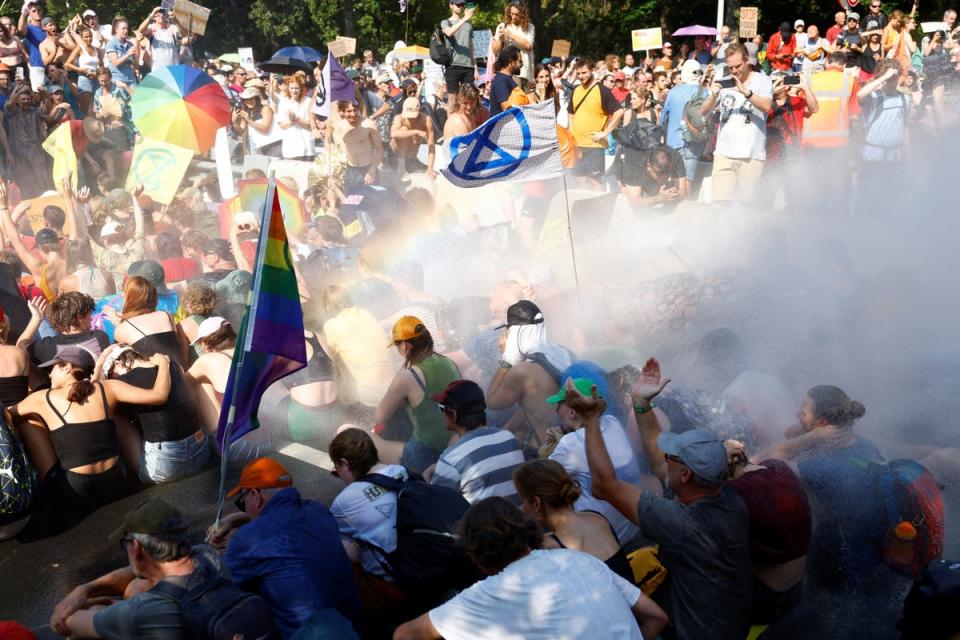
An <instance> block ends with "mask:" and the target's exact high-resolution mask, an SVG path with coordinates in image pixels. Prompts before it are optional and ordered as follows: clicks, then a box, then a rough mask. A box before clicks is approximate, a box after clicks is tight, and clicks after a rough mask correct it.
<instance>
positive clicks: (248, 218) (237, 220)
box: [233, 211, 260, 227]
mask: <svg viewBox="0 0 960 640" xmlns="http://www.w3.org/2000/svg"><path fill="white" fill-rule="evenodd" d="M244 224H245V225H249V226H251V227H256V226H260V221H259V220H257V216H256V214H254V213H253V212H252V211H240V212H238V213H237V215H235V216H233V225H234V226H235V227H240V225H244Z"/></svg>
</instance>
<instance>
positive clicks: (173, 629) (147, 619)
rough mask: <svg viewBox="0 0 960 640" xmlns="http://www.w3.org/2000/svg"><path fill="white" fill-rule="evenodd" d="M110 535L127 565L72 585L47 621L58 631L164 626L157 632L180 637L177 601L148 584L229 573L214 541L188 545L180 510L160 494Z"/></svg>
mask: <svg viewBox="0 0 960 640" xmlns="http://www.w3.org/2000/svg"><path fill="white" fill-rule="evenodd" d="M110 539H111V540H112V541H120V544H121V546H122V547H123V549H124V552H125V553H126V556H127V563H128V565H127V566H125V567H122V568H120V569H117V570H115V571H111V572H110V573H107V574H105V575H103V576H100V577H99V578H97V579H95V580H91V581H90V582H86V583H84V584H81V585H80V586H78V587H75V588H74V589H73V590H72V591H71V592H70V593H69V594H67V596H66V597H65V598H64V599H63V600H61V601H60V602H59V603H58V604H57V606H56V607H55V608H54V610H53V614H52V615H51V616H50V626H51V627H52V628H53V630H54V631H56V632H57V633H59V634H60V635H62V636H69V637H71V638H105V639H107V640H121V639H127V638H149V637H151V635H153V636H154V637H157V636H156V634H157V633H159V632H160V630H162V632H163V635H162V636H160V637H165V638H183V637H185V636H186V629H185V628H184V623H183V618H182V616H181V614H180V604H179V603H178V602H177V600H176V599H175V598H172V597H170V596H169V595H161V594H159V593H152V592H151V590H152V588H153V587H154V586H155V585H156V584H158V583H160V582H170V583H172V584H174V585H177V586H180V587H185V588H187V589H189V588H191V587H193V586H198V585H200V584H201V583H203V582H205V581H207V580H208V579H210V578H212V577H214V576H216V575H220V576H222V577H224V578H228V577H229V576H228V575H227V573H226V570H225V569H224V566H223V562H222V561H221V560H220V556H219V555H217V552H216V551H215V550H214V549H213V548H212V547H210V546H208V545H197V546H194V547H191V546H190V543H189V540H190V538H189V537H188V535H187V523H186V520H185V519H184V517H183V515H182V514H181V513H180V511H179V510H177V509H176V508H175V507H173V506H172V505H170V504H169V503H167V502H166V501H164V500H162V499H160V498H151V499H149V500H145V501H144V502H141V503H140V504H138V505H137V506H136V507H134V508H133V509H131V510H130V511H128V512H127V514H126V515H125V516H124V518H123V523H122V524H121V525H120V528H119V529H117V530H116V531H114V532H113V533H112V534H111V535H110ZM134 591H136V593H135V594H133V592H134ZM131 594H133V595H131ZM125 596H126V599H124V597H125ZM107 601H112V604H110V605H109V606H105V604H104V603H105V602H107Z"/></svg>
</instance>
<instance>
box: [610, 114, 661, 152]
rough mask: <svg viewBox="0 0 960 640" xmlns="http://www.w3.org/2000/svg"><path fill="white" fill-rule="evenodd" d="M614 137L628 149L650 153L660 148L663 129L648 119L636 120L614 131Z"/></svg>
mask: <svg viewBox="0 0 960 640" xmlns="http://www.w3.org/2000/svg"><path fill="white" fill-rule="evenodd" d="M613 137H614V138H616V139H617V142H619V143H620V144H621V145H623V146H624V147H626V148H628V149H633V150H634V151H650V150H651V149H655V148H656V147H659V146H660V143H661V141H662V140H663V127H661V126H660V125H658V124H656V123H654V122H650V121H649V120H647V119H646V118H634V119H633V120H631V121H630V124H628V125H626V126H624V127H620V128H619V129H617V130H616V131H614V133H613Z"/></svg>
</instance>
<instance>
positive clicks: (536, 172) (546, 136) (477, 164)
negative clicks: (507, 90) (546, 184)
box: [442, 100, 563, 188]
mask: <svg viewBox="0 0 960 640" xmlns="http://www.w3.org/2000/svg"><path fill="white" fill-rule="evenodd" d="M450 156H451V159H450V164H449V165H447V168H446V169H444V170H443V171H442V173H443V175H444V176H445V177H446V178H447V180H449V181H450V182H452V183H453V184H455V185H457V186H458V187H466V188H472V187H482V186H484V185H486V184H490V183H491V182H501V181H504V180H510V181H515V180H546V179H549V178H559V177H560V176H561V175H563V166H562V164H561V162H560V141H559V139H558V138H557V118H556V114H555V113H554V107H553V101H552V100H551V101H547V102H540V103H537V104H534V105H529V106H523V107H510V108H509V109H507V110H506V111H503V112H501V113H498V114H497V115H495V116H493V117H492V118H490V119H489V120H487V121H486V122H484V123H483V124H482V125H480V126H479V127H477V128H476V129H474V130H473V131H471V132H469V133H465V134H464V135H462V136H457V137H456V138H454V139H453V140H451V141H450Z"/></svg>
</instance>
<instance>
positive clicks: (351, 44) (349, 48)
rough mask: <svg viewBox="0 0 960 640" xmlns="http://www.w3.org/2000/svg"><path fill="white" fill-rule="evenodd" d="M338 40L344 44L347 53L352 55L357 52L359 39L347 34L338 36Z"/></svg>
mask: <svg viewBox="0 0 960 640" xmlns="http://www.w3.org/2000/svg"><path fill="white" fill-rule="evenodd" d="M337 40H338V41H339V42H340V43H341V44H342V46H343V51H344V54H345V55H348V56H352V55H353V54H355V53H356V52H357V39H356V38H348V37H347V36H337Z"/></svg>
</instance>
